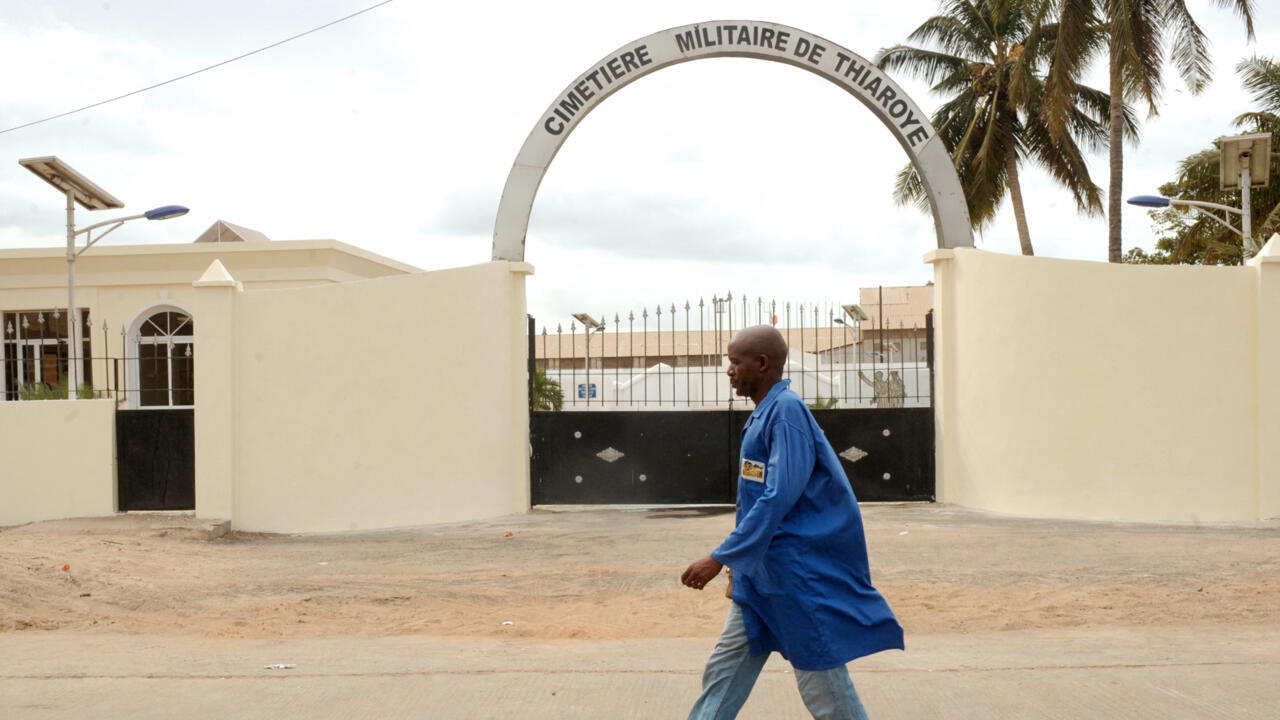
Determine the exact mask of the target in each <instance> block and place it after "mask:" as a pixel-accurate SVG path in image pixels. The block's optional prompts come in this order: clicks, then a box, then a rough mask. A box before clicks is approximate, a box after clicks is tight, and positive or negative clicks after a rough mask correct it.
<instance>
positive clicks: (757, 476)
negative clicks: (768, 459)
mask: <svg viewBox="0 0 1280 720" xmlns="http://www.w3.org/2000/svg"><path fill="white" fill-rule="evenodd" d="M742 479H743V480H750V481H751V482H758V483H762V482H764V463H762V462H756V461H755V460H746V459H744V460H743V461H742Z"/></svg>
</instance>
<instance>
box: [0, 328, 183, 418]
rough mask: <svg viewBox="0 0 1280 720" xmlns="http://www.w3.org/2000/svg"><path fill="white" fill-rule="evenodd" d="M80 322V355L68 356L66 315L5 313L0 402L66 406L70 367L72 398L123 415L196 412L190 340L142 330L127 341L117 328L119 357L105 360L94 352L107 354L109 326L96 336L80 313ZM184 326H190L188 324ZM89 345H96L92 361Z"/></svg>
mask: <svg viewBox="0 0 1280 720" xmlns="http://www.w3.org/2000/svg"><path fill="white" fill-rule="evenodd" d="M179 315H180V314H179ZM180 317H182V318H186V316H185V315H181V316H180ZM165 320H166V322H167V320H168V318H166V319H165ZM81 321H82V323H83V325H82V328H81V351H80V352H79V353H74V352H71V349H70V346H71V343H70V342H69V341H68V340H67V323H66V322H65V313H63V312H61V311H60V310H58V309H47V310H23V311H12V312H5V313H4V314H3V318H2V320H0V322H2V323H3V333H4V335H3V353H2V355H0V364H2V365H3V367H2V368H0V370H2V371H3V372H0V401H10V402H12V401H24V400H55V399H65V398H66V397H67V395H68V388H67V385H68V374H69V369H70V367H71V364H72V363H77V368H78V370H79V372H78V375H79V378H80V383H79V388H76V389H75V391H74V392H75V396H76V397H79V398H112V399H115V400H116V401H117V402H118V403H120V404H121V405H122V406H123V407H143V408H145V407H191V406H193V405H194V404H195V375H194V351H193V348H194V344H193V342H192V337H191V335H190V334H189V333H188V334H185V335H178V336H173V335H169V334H167V333H166V334H162V335H163V336H157V335H155V334H144V331H145V330H144V331H139V332H135V333H134V334H133V335H131V336H130V335H127V334H126V333H125V331H124V330H123V328H121V329H120V330H118V331H117V332H118V334H119V335H120V347H123V348H124V349H125V351H124V352H121V353H116V354H112V353H109V352H103V351H102V350H101V349H102V348H109V347H111V340H112V339H113V338H112V337H111V335H110V334H109V333H111V331H112V328H111V326H110V324H109V323H107V322H103V323H101V325H100V326H99V327H98V328H97V332H95V331H94V323H93V321H92V319H91V318H90V317H89V314H88V312H87V311H82V316H81ZM185 323H186V324H187V325H188V326H189V323H190V319H189V318H186V320H185ZM185 329H186V330H187V331H189V330H190V328H189V327H186V328H185ZM95 336H97V337H96V338H95ZM95 339H98V340H99V341H100V344H97V348H98V349H99V351H98V353H97V354H95V353H94V346H95V342H94V340H95Z"/></svg>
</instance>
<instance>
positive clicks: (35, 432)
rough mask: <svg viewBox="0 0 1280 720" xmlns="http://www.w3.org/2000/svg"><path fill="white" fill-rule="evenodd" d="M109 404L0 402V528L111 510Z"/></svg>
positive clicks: (113, 434) (112, 477) (112, 425)
mask: <svg viewBox="0 0 1280 720" xmlns="http://www.w3.org/2000/svg"><path fill="white" fill-rule="evenodd" d="M115 428H116V426H115V404H114V403H113V402H111V401H110V400H73V401H67V400H49V401H43V402H0V457H3V458H4V463H3V470H2V471H0V525H18V524H21V523H28V522H36V521H39V520H54V519H57V518H67V517H85V516H94V515H110V514H112V513H114V512H115V510H116V472H115V451H116V448H115V438H116V432H115Z"/></svg>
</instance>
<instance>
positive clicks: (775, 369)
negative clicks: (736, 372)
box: [729, 325, 787, 379]
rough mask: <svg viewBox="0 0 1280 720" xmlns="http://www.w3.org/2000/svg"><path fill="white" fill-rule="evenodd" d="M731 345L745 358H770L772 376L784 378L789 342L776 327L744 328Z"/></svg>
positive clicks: (758, 326) (756, 326)
mask: <svg viewBox="0 0 1280 720" xmlns="http://www.w3.org/2000/svg"><path fill="white" fill-rule="evenodd" d="M729 344H730V345H731V346H733V348H734V349H736V350H737V351H738V352H740V353H742V354H743V355H745V356H748V357H752V358H758V357H760V356H762V355H763V356H764V357H765V358H768V360H769V373H770V375H771V376H772V377H773V378H775V379H776V378H780V377H782V368H783V366H784V365H785V364H786V362H787V341H786V340H784V339H783V337H782V333H780V332H778V329H777V328H775V327H774V326H772V325H755V326H753V327H749V328H743V329H742V330H739V331H738V334H737V335H734V336H733V339H732V340H730V341H729Z"/></svg>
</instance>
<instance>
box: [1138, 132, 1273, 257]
mask: <svg viewBox="0 0 1280 720" xmlns="http://www.w3.org/2000/svg"><path fill="white" fill-rule="evenodd" d="M1218 140H1219V141H1220V142H1221V143H1222V152H1221V154H1220V155H1219V156H1218V168H1219V187H1220V188H1221V189H1222V190H1239V191H1240V207H1239V208H1233V207H1230V206H1227V205H1221V204H1219V203H1211V202H1204V201H1202V200H1181V199H1178V198H1166V197H1160V196H1159V195H1137V196H1135V197H1131V198H1129V200H1128V203H1129V204H1130V205H1139V206H1142V207H1152V208H1162V207H1169V206H1170V205H1173V206H1175V207H1178V206H1181V207H1189V208H1191V209H1192V210H1195V211H1196V212H1198V213H1200V214H1202V215H1204V216H1205V217H1207V218H1210V219H1212V220H1213V221H1214V222H1216V223H1218V224H1219V225H1221V226H1223V227H1225V228H1227V229H1228V230H1230V231H1231V232H1233V233H1235V234H1237V235H1239V236H1240V241H1241V247H1242V249H1243V254H1244V258H1245V259H1246V260H1247V259H1249V258H1251V257H1253V256H1254V255H1256V254H1258V249H1259V248H1258V245H1257V243H1255V242H1254V241H1253V209H1252V202H1251V201H1252V198H1251V197H1250V192H1249V191H1250V190H1251V189H1252V188H1255V187H1266V186H1267V185H1268V184H1269V183H1270V182H1271V133H1256V134H1253V135H1236V136H1234V137H1222V138H1218ZM1215 210H1217V211H1221V212H1222V213H1223V216H1222V217H1218V215H1217V214H1216V213H1214V212H1212V211H1215ZM1232 215H1236V216H1238V217H1239V218H1240V228H1239V229H1236V227H1235V226H1233V225H1232V224H1231V216H1232Z"/></svg>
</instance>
